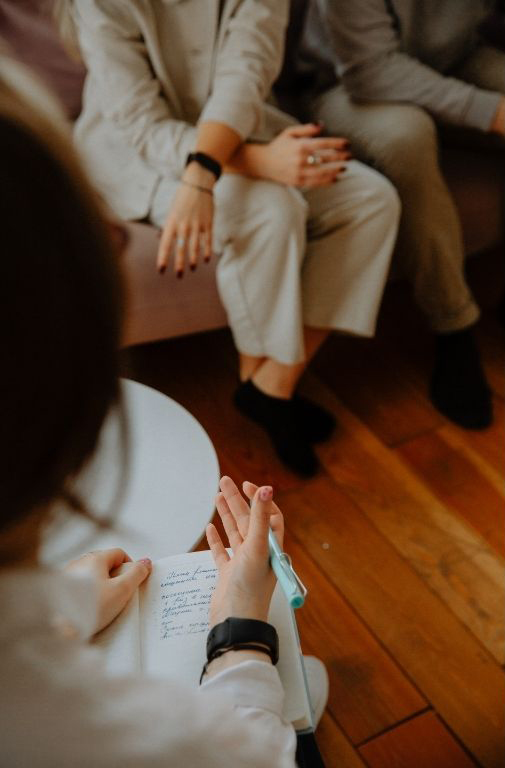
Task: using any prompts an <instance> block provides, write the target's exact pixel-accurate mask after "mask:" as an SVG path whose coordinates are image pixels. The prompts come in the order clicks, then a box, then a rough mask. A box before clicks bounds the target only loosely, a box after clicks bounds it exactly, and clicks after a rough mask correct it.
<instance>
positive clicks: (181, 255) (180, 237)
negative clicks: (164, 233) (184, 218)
mask: <svg viewBox="0 0 505 768" xmlns="http://www.w3.org/2000/svg"><path fill="white" fill-rule="evenodd" d="M188 237H189V230H188V229H186V228H185V227H184V228H179V229H178V230H177V237H176V239H175V257H174V271H175V274H176V275H177V277H182V276H183V274H184V263H185V261H186V250H187V247H188Z"/></svg>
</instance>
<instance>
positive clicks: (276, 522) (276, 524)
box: [242, 480, 284, 548]
mask: <svg viewBox="0 0 505 768" xmlns="http://www.w3.org/2000/svg"><path fill="white" fill-rule="evenodd" d="M242 488H243V491H244V493H245V495H246V496H247V498H248V499H250V500H251V501H252V499H253V498H254V496H255V494H256V492H257V490H258V486H257V485H255V484H254V483H250V482H249V481H248V480H245V481H244V482H243V483H242ZM272 510H273V513H272V515H271V516H270V528H271V529H272V531H273V532H274V533H275V536H276V538H277V541H278V542H279V546H280V547H281V548H282V544H283V541H284V516H283V514H282V512H281V511H280V509H279V507H278V506H277V504H275V502H272Z"/></svg>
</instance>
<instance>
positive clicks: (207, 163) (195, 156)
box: [186, 152, 223, 181]
mask: <svg viewBox="0 0 505 768" xmlns="http://www.w3.org/2000/svg"><path fill="white" fill-rule="evenodd" d="M190 163H198V165H201V166H202V168H205V169H206V170H207V171H210V172H211V173H213V174H214V176H215V177H216V181H217V180H218V179H219V177H220V176H221V171H222V170H223V169H222V168H221V164H220V163H218V162H217V160H214V158H213V157H211V156H210V155H206V154H205V152H190V153H189V155H188V156H187V158H186V165H189V164H190Z"/></svg>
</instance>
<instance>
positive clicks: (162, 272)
mask: <svg viewBox="0 0 505 768" xmlns="http://www.w3.org/2000/svg"><path fill="white" fill-rule="evenodd" d="M165 270H166V267H160V268H159V269H158V272H159V273H160V275H163V274H165Z"/></svg>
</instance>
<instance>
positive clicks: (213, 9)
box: [74, 0, 293, 219]
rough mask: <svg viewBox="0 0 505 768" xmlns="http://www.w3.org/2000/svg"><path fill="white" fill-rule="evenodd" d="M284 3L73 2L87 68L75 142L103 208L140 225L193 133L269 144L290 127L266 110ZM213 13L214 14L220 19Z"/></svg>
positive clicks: (279, 51)
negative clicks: (209, 123)
mask: <svg viewBox="0 0 505 768" xmlns="http://www.w3.org/2000/svg"><path fill="white" fill-rule="evenodd" d="M288 6H289V2H288V0H221V1H220V0H74V9H75V18H76V22H77V27H78V36H79V43H80V46H81V51H82V55H83V58H84V61H85V64H86V66H87V69H88V76H87V79H86V83H85V89H84V103H83V111H82V114H81V117H80V118H79V120H78V122H77V124H76V130H75V136H76V141H77V144H78V148H79V150H80V151H81V152H82V153H83V154H84V157H85V160H86V161H87V163H88V165H89V169H90V172H91V174H92V176H93V178H94V179H95V181H96V183H97V184H98V186H99V188H100V189H101V191H102V193H103V194H104V196H105V198H106V200H107V202H108V203H109V204H110V205H111V207H112V208H113V209H114V210H115V211H116V212H117V213H118V214H119V215H120V216H122V217H123V218H129V219H141V218H143V217H145V216H146V215H147V213H148V211H149V207H150V203H151V200H152V197H153V194H154V192H155V189H156V187H157V184H158V182H159V179H160V178H161V177H162V176H167V175H168V176H169V177H173V178H178V177H179V176H180V174H181V172H182V170H183V167H184V161H185V158H186V155H187V153H188V152H190V151H191V150H192V149H193V148H194V146H195V137H196V130H197V129H196V126H197V124H198V123H199V122H202V121H204V120H214V121H218V122H222V123H225V124H227V125H229V126H230V127H231V128H233V129H234V130H235V131H237V133H239V134H240V136H242V138H243V139H244V140H246V139H248V138H252V137H254V138H260V139H270V138H272V137H273V136H274V135H275V134H276V133H277V132H279V131H280V130H282V128H284V127H285V126H286V125H288V124H290V123H291V122H293V121H292V120H291V119H290V118H288V117H287V116H286V115H283V113H280V112H279V111H278V110H276V109H275V108H273V107H271V106H269V105H266V104H265V100H266V99H267V97H268V94H269V92H270V88H271V85H272V83H273V81H274V79H275V78H276V76H277V74H278V72H279V70H280V67H281V64H282V56H283V47H284V35H285V28H286V24H287V17H288ZM220 9H221V10H220Z"/></svg>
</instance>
